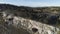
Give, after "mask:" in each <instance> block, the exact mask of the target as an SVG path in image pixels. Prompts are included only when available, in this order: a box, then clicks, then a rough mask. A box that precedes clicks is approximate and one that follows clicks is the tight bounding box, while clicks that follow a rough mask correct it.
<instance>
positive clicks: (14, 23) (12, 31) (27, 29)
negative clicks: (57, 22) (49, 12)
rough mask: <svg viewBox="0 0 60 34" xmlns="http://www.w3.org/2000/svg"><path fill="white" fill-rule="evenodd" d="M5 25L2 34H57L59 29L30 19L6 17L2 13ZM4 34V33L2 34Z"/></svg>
mask: <svg viewBox="0 0 60 34" xmlns="http://www.w3.org/2000/svg"><path fill="white" fill-rule="evenodd" d="M3 19H4V20H5V24H4V26H3V27H1V26H0V27H1V28H3V29H4V31H3V32H2V34H57V33H58V32H59V31H60V29H59V28H58V27H55V26H52V25H48V24H44V23H41V22H37V21H34V20H31V19H26V18H22V17H19V16H14V15H12V14H10V15H8V16H7V14H6V13H3ZM4 32H5V33H4Z"/></svg>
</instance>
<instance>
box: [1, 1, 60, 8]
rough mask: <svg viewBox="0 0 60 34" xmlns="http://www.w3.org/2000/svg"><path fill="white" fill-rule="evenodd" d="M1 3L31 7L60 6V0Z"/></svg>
mask: <svg viewBox="0 0 60 34" xmlns="http://www.w3.org/2000/svg"><path fill="white" fill-rule="evenodd" d="M0 3H5V4H14V5H18V6H31V7H41V6H60V0H0Z"/></svg>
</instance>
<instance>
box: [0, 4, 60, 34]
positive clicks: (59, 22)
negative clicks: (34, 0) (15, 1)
mask: <svg viewBox="0 0 60 34" xmlns="http://www.w3.org/2000/svg"><path fill="white" fill-rule="evenodd" d="M0 34H60V7H27V6H15V5H10V4H0Z"/></svg>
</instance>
